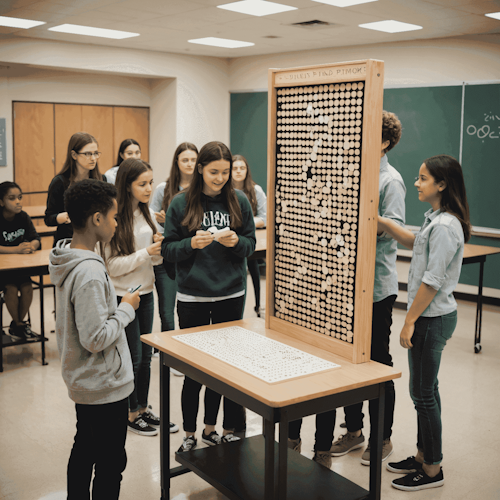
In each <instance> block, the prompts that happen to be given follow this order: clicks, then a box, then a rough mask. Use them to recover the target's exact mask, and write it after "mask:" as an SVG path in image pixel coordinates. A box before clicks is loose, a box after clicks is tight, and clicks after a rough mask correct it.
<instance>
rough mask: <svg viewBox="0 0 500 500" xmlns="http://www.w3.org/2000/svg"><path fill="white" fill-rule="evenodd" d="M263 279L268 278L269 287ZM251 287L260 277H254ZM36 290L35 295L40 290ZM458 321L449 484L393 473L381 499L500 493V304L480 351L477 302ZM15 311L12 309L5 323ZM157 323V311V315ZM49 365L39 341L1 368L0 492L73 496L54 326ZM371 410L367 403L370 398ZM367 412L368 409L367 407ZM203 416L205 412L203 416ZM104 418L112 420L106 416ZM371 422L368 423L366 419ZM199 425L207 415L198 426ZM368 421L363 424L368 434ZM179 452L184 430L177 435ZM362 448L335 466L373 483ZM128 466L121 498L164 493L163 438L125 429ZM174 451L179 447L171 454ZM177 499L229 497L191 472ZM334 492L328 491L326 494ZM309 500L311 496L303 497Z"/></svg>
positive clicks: (448, 413)
mask: <svg viewBox="0 0 500 500" xmlns="http://www.w3.org/2000/svg"><path fill="white" fill-rule="evenodd" d="M264 287H265V282H264V279H262V291H264ZM249 290H251V291H252V290H253V289H252V285H251V283H250V282H249ZM35 295H36V294H35ZM252 295H253V294H252V293H251V294H250V297H249V299H248V300H247V307H246V311H245V317H249V316H253V315H255V313H254V312H253V305H254V300H253V298H252ZM46 297H47V300H46V311H47V315H46V318H47V319H46V323H47V330H48V331H50V330H51V329H52V328H53V326H54V320H53V316H52V314H51V311H52V309H53V303H52V299H51V297H52V292H51V291H47V292H46ZM37 313H38V299H37V298H35V302H34V304H33V307H32V314H33V324H34V325H35V330H37V329H38V328H37V327H38V325H39V320H38V316H37ZM458 313H459V322H458V328H457V330H456V331H455V334H454V336H453V338H452V340H451V341H450V342H449V344H448V346H447V347H446V349H445V351H444V356H443V360H442V365H441V372H440V390H441V397H442V404H443V428H444V461H443V468H444V471H445V478H446V484H445V485H444V487H442V488H437V489H432V490H425V491H421V492H415V493H405V492H401V491H398V490H395V489H393V488H392V487H391V486H390V481H391V480H392V479H393V478H395V477H398V476H396V475H394V474H391V473H389V472H387V471H386V470H385V469H384V470H383V473H382V498H384V499H387V500H389V499H401V498H405V497H406V496H411V498H412V500H419V499H424V498H425V499H426V500H427V499H443V500H448V499H450V500H451V499H453V500H476V499H481V500H488V499H500V474H499V473H498V471H499V467H500V435H499V434H497V431H498V429H499V427H500V398H499V397H498V394H499V389H498V388H499V387H500V362H499V359H500V341H499V340H500V339H499V337H498V334H499V331H500V330H499V326H498V325H499V324H500V308H494V307H488V306H486V307H485V311H484V317H483V339H482V346H483V350H482V352H481V353H480V354H474V352H473V332H474V320H475V307H474V305H471V304H468V303H460V305H459V310H458ZM403 320H404V314H403V312H402V311H399V310H395V312H394V325H393V336H392V346H391V348H392V353H393V356H394V361H395V366H396V367H397V368H399V369H401V370H402V372H403V377H402V378H401V379H399V380H397V381H396V394H397V401H396V414H395V424H394V433H393V443H394V455H393V456H392V457H391V459H394V460H400V459H403V458H406V457H407V456H408V455H412V454H414V452H415V447H414V443H415V438H416V417H415V411H414V408H413V404H412V402H411V400H410V398H409V395H408V389H407V387H408V367H407V360H406V351H404V350H403V349H402V348H401V347H400V346H399V343H398V336H399V331H400V328H401V326H402V324H403ZM7 321H8V315H5V317H4V324H6V323H7ZM155 329H156V330H159V319H156V320H155ZM48 337H49V339H50V340H49V342H48V343H47V360H48V361H49V365H48V366H41V365H40V345H39V344H37V345H35V346H28V345H25V346H19V347H14V348H10V349H7V350H5V351H4V372H3V373H2V374H0V499H1V500H39V499H44V500H62V499H64V498H66V497H65V481H66V479H65V473H66V465H67V461H68V456H69V452H70V449H71V445H72V440H73V436H74V433H75V411H74V405H73V403H72V402H71V401H70V399H69V398H68V395H67V391H66V387H65V385H64V383H63V381H62V378H61V374H60V363H59V361H58V356H57V347H56V341H55V335H54V334H50V333H49V334H48ZM158 371H159V370H158V359H157V358H156V359H153V367H152V383H151V389H150V399H151V403H152V404H153V407H156V408H158V405H159V377H158ZM182 380H183V379H182V378H180V377H172V379H171V385H172V389H173V397H172V419H173V420H174V421H175V422H176V423H178V424H180V423H181V411H180V404H179V401H180V390H181V387H182ZM365 409H366V404H365ZM365 413H366V412H365ZM338 415H339V418H338V419H337V428H336V429H335V437H336V438H337V437H338V436H339V434H340V433H341V429H340V428H339V424H340V423H341V422H342V421H343V418H342V417H343V412H342V410H340V411H339V412H338ZM200 420H201V419H200ZM102 424H103V425H109V423H107V422H103V423H102ZM365 425H367V426H368V425H369V423H368V418H367V417H365ZM248 427H249V429H248V433H249V434H252V435H253V434H258V433H260V432H261V419H260V417H258V416H257V415H254V414H252V413H249V415H248ZM199 428H201V422H200V426H199ZM367 433H368V429H365V434H367ZM313 437H314V420H313V417H308V418H306V419H305V423H304V426H303V428H302V439H303V446H302V449H303V454H304V455H305V456H307V457H311V456H312V451H311V450H312V447H313ZM172 439H173V446H172V451H174V450H175V449H176V448H177V447H178V445H179V443H180V441H181V439H182V433H181V432H179V433H178V434H174V435H172ZM361 453H362V450H357V451H355V452H352V453H350V454H348V455H346V456H344V457H340V458H334V459H333V466H332V469H333V470H335V471H336V472H338V473H340V474H342V475H344V476H346V477H347V478H349V479H351V480H352V481H355V482H356V483H358V484H360V485H361V486H363V487H365V488H367V487H368V467H364V466H362V465H361V464H360V462H359V459H360V456H361ZM127 454H128V465H127V468H126V470H125V472H124V479H123V482H122V493H121V497H120V498H121V499H123V500H137V499H140V500H143V499H148V500H149V499H158V498H159V497H160V486H159V485H160V464H159V439H158V437H143V436H138V435H136V434H132V433H129V434H128V436H127ZM172 458H173V455H172ZM171 498H172V499H175V500H185V499H190V500H212V499H223V498H225V497H224V496H223V495H221V494H220V493H218V492H217V491H216V490H214V489H213V488H212V487H210V486H209V485H208V484H207V483H205V482H204V481H203V480H201V479H199V478H198V477H197V476H195V475H194V474H193V473H189V474H186V475H184V476H180V477H178V478H175V479H173V480H172V490H171ZM325 498H328V492H325ZM304 500H308V499H304Z"/></svg>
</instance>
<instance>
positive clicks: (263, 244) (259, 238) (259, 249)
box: [248, 227, 267, 260]
mask: <svg viewBox="0 0 500 500" xmlns="http://www.w3.org/2000/svg"><path fill="white" fill-rule="evenodd" d="M266 235H267V230H266V228H264V227H263V228H262V229H256V230H255V240H256V242H255V251H254V252H253V254H252V255H250V257H248V259H249V260H253V259H265V258H266V249H267V236H266Z"/></svg>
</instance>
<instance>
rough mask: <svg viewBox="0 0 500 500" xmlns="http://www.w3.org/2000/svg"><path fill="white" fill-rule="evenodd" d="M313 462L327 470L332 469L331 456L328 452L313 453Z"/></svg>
mask: <svg viewBox="0 0 500 500" xmlns="http://www.w3.org/2000/svg"><path fill="white" fill-rule="evenodd" d="M313 462H316V463H317V464H320V465H322V466H323V467H326V468H327V469H331V467H332V455H331V454H330V452H329V451H315V452H314V457H313Z"/></svg>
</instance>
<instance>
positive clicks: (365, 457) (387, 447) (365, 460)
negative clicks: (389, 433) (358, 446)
mask: <svg viewBox="0 0 500 500" xmlns="http://www.w3.org/2000/svg"><path fill="white" fill-rule="evenodd" d="M393 451H394V449H393V447H392V443H391V439H390V438H389V439H384V440H383V441H382V462H384V461H385V460H387V459H388V458H389V455H392V452H393ZM361 463H362V464H363V465H370V443H369V442H368V446H367V447H366V450H365V451H364V452H363V454H362V455H361Z"/></svg>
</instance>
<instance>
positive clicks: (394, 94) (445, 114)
mask: <svg viewBox="0 0 500 500" xmlns="http://www.w3.org/2000/svg"><path fill="white" fill-rule="evenodd" d="M384 109H385V110H387V111H392V112H393V113H396V115H398V117H399V119H400V120H401V123H402V125H403V134H402V136H401V140H400V141H399V144H398V145H397V146H396V147H395V148H394V149H393V150H392V151H390V152H389V153H388V158H389V163H390V164H391V165H392V166H393V167H394V168H396V169H397V170H398V171H399V172H400V173H401V175H402V176H403V180H404V182H405V185H406V223H407V224H410V225H413V226H420V225H421V224H422V221H423V214H424V212H426V211H427V210H428V209H429V208H430V207H429V205H427V204H424V203H422V202H420V201H418V194H417V189H416V188H415V187H414V186H413V183H414V182H415V177H416V176H417V175H418V169H419V168H420V165H422V162H423V161H424V160H425V159H426V158H429V157H430V156H434V155H438V154H448V155H451V156H454V157H455V158H457V159H458V157H459V154H460V124H461V110H462V87H461V86H453V87H421V88H401V89H385V90H384Z"/></svg>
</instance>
